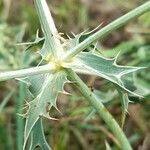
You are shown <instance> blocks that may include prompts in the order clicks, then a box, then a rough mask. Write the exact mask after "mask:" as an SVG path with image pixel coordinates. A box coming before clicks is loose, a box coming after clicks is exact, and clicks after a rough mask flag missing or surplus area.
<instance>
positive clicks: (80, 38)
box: [65, 24, 101, 50]
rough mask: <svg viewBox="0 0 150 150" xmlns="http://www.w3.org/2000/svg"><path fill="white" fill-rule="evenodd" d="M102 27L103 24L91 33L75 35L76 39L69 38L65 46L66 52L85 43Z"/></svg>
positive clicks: (85, 32)
mask: <svg viewBox="0 0 150 150" xmlns="http://www.w3.org/2000/svg"><path fill="white" fill-rule="evenodd" d="M100 26H101V24H100V25H99V26H98V27H96V28H95V29H93V30H92V31H90V32H87V31H88V30H85V31H83V32H81V33H80V34H77V35H74V38H70V37H69V40H68V41H67V42H66V44H65V50H70V49H72V48H73V47H75V46H77V45H78V44H79V43H81V42H83V41H84V40H85V39H86V38H88V37H89V36H90V35H92V34H93V33H94V32H95V31H96V30H97V29H98V28H99V27H100ZM94 45H95V44H92V45H91V46H90V48H94V47H95V46H94Z"/></svg>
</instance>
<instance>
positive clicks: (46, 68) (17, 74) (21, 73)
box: [0, 64, 55, 81]
mask: <svg viewBox="0 0 150 150" xmlns="http://www.w3.org/2000/svg"><path fill="white" fill-rule="evenodd" d="M54 69H55V66H54V65H53V64H48V65H43V66H38V67H32V68H29V69H21V70H16V71H8V72H2V73H0V81H5V80H9V79H13V78H23V77H26V76H32V75H36V74H42V73H52V72H53V71H54Z"/></svg>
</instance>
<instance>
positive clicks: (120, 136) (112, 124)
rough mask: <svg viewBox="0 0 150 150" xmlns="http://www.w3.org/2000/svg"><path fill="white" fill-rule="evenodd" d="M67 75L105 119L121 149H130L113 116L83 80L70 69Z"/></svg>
mask: <svg viewBox="0 0 150 150" xmlns="http://www.w3.org/2000/svg"><path fill="white" fill-rule="evenodd" d="M66 71H67V73H68V76H69V78H70V80H71V81H73V82H74V83H75V85H76V87H77V88H78V89H79V90H80V92H81V93H82V94H83V96H84V97H85V98H86V99H87V100H88V101H89V102H90V104H91V105H92V106H93V107H94V108H95V109H96V111H97V113H98V114H99V116H100V117H101V118H102V119H103V120H104V121H105V123H106V124H107V125H108V127H109V128H110V130H111V131H112V132H113V134H114V135H115V137H116V138H117V139H118V141H119V142H120V146H121V148H122V150H132V147H131V146H130V144H129V142H128V140H127V138H126V136H125V135H124V133H123V131H122V129H121V128H120V126H119V125H118V123H117V122H116V120H115V119H114V117H113V116H112V115H111V114H110V113H109V112H108V110H107V109H106V108H105V106H104V105H103V104H102V103H101V100H99V99H98V98H97V97H96V96H95V95H94V94H93V93H92V92H91V90H90V89H89V88H88V87H87V86H86V84H84V82H83V81H82V80H81V79H80V78H79V77H78V75H77V74H76V73H75V72H74V71H72V70H71V69H66Z"/></svg>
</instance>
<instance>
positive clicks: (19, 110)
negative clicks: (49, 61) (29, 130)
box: [16, 82, 26, 150]
mask: <svg viewBox="0 0 150 150" xmlns="http://www.w3.org/2000/svg"><path fill="white" fill-rule="evenodd" d="M25 93H26V90H25V84H24V83H22V82H19V97H18V99H17V101H16V113H17V114H22V113H23V109H22V108H23V102H24V98H25V95H26V94H25ZM16 123H17V149H18V150H21V149H22V145H23V135H24V119H23V118H22V117H21V116H19V115H17V116H16Z"/></svg>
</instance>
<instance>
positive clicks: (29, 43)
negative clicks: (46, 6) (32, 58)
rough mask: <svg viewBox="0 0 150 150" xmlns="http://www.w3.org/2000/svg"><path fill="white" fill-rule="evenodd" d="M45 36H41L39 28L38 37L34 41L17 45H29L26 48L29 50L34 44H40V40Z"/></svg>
mask: <svg viewBox="0 0 150 150" xmlns="http://www.w3.org/2000/svg"><path fill="white" fill-rule="evenodd" d="M44 39H45V38H44V37H39V30H37V32H36V37H35V40H34V41H33V42H27V43H19V44H17V45H28V46H27V48H26V49H25V50H29V49H30V48H32V47H33V46H36V45H38V44H39V43H40V42H42V41H43V40H44Z"/></svg>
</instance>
